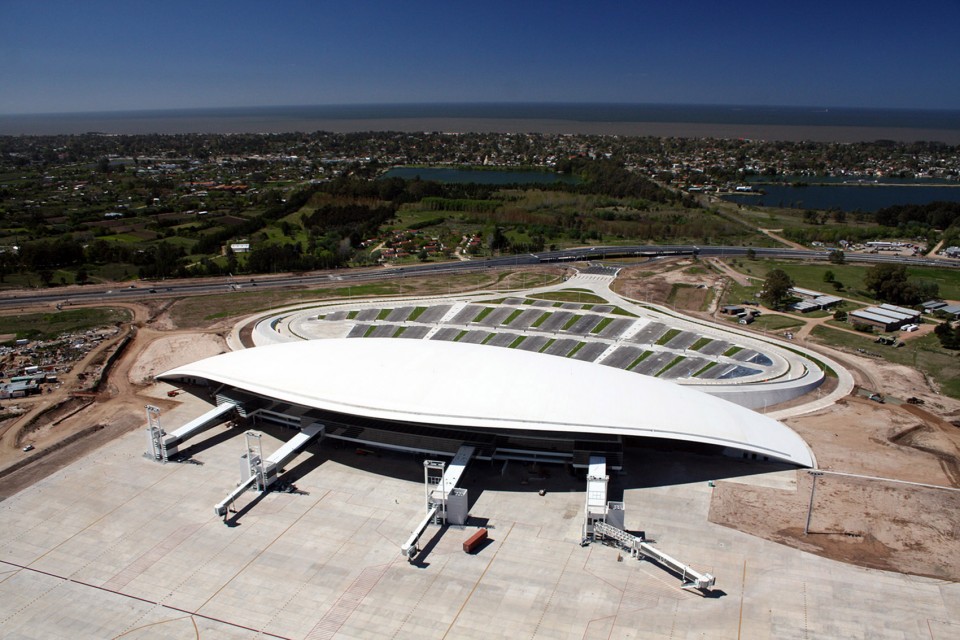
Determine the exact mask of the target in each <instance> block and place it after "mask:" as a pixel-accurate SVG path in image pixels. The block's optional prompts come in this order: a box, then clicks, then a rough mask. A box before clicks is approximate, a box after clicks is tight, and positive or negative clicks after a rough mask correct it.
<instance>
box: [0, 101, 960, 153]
mask: <svg viewBox="0 0 960 640" xmlns="http://www.w3.org/2000/svg"><path fill="white" fill-rule="evenodd" d="M935 115H936V116H937V117H931V116H929V115H928V114H926V113H923V112H916V113H914V112H897V113H893V114H892V115H888V114H887V113H886V112H882V111H877V110H862V111H857V110H847V111H846V112H844V113H841V114H836V113H834V112H833V111H831V112H829V113H826V114H820V113H807V112H799V111H797V110H790V109H784V110H783V111H782V112H780V111H776V110H769V111H766V110H763V109H760V108H757V109H756V110H755V112H753V111H752V112H748V113H744V112H743V111H742V110H736V109H729V108H721V107H716V108H706V107H704V108H702V109H699V110H694V109H693V108H692V107H683V106H680V107H677V108H676V110H675V111H671V110H670V109H669V108H667V107H656V108H654V107H650V108H647V109H644V108H642V107H638V108H636V109H635V110H634V111H632V112H631V111H629V110H628V109H626V108H624V109H622V110H620V111H616V109H614V108H612V107H611V108H609V109H608V108H605V107H604V106H603V105H598V106H597V107H596V108H593V109H591V108H589V107H582V108H570V109H569V110H567V111H563V110H562V109H561V108H560V107H554V108H551V107H549V106H547V107H544V108H543V109H540V110H538V109H536V108H534V107H532V106H527V107H523V106H522V105H521V106H520V107H517V108H515V109H512V110H511V109H510V108H509V106H501V107H491V108H489V109H487V110H484V109H482V108H479V107H476V108H473V109H472V110H471V109H469V108H466V107H464V108H461V109H459V110H458V109H456V108H450V109H447V110H443V109H441V108H439V107H438V108H437V109H435V110H434V111H430V110H429V109H428V108H423V109H420V110H417V109H414V108H407V109H404V108H399V107H398V108H387V107H385V108H381V109H374V108H373V107H357V108H356V109H350V108H346V107H343V108H338V109H333V108H261V109H224V110H213V109H209V110H202V109H198V110H192V111H142V112H117V113H86V114H40V115H8V116H3V115H0V135H14V136H16V135H60V134H65V135H70V134H82V133H88V132H99V133H104V134H115V135H141V134H188V133H198V134H203V133H208V134H229V133H293V132H308V133H309V132H315V131H328V132H333V133H354V132H367V131H377V132H380V131H400V132H424V131H429V132H443V133H467V132H476V133H544V134H583V135H620V136H653V137H676V138H726V139H739V138H743V139H752V140H769V141H775V140H783V141H804V140H805V141H812V142H841V143H845V142H872V141H875V140H894V141H897V142H916V141H928V142H941V143H944V144H950V145H956V144H960V126H954V124H955V121H956V120H957V117H956V116H955V115H954V114H953V113H952V112H948V113H946V115H944V114H935ZM820 116H823V117H820ZM673 118H676V121H674V120H673ZM860 122H863V123H864V124H863V125H860V124H859V123H860Z"/></svg>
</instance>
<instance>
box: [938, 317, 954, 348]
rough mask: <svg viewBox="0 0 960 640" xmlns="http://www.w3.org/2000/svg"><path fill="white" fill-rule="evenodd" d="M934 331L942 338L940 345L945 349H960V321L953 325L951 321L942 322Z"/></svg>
mask: <svg viewBox="0 0 960 640" xmlns="http://www.w3.org/2000/svg"><path fill="white" fill-rule="evenodd" d="M933 332H934V333H935V334H936V336H937V338H939V339H940V346H941V347H943V348H944V349H960V323H958V324H957V326H956V327H953V326H951V325H950V323H949V322H941V323H940V324H938V325H937V326H936V327H935V328H934V330H933Z"/></svg>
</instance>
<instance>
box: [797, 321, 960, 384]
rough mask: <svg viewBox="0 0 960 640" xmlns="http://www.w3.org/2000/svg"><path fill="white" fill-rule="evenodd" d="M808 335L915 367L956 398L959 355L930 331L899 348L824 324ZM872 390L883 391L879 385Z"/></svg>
mask: <svg viewBox="0 0 960 640" xmlns="http://www.w3.org/2000/svg"><path fill="white" fill-rule="evenodd" d="M810 337H811V338H812V339H813V340H815V341H817V342H821V343H823V344H826V345H829V346H832V347H840V348H845V349H847V350H850V351H856V350H857V349H863V350H864V351H866V352H867V353H868V354H874V355H876V356H878V357H880V358H882V359H884V360H887V361H889V362H894V363H896V364H902V365H905V366H908V367H913V368H915V369H918V370H920V371H922V372H924V373H926V374H927V375H928V376H930V377H931V378H933V380H934V381H935V382H936V383H937V384H938V385H939V386H940V391H941V393H943V394H944V395H947V396H950V397H951V398H958V399H960V355H958V354H957V353H956V352H952V351H947V350H946V349H943V348H942V347H940V342H939V340H938V339H937V337H936V336H934V335H933V334H930V335H926V336H924V337H922V338H917V339H916V340H911V341H910V342H909V343H908V345H907V346H905V347H901V348H896V347H890V346H884V345H880V344H876V343H875V342H874V338H873V337H871V336H869V335H864V336H862V337H861V336H859V335H856V334H853V333H848V332H845V331H837V330H836V329H831V328H829V327H824V326H819V327H814V329H813V331H812V332H811V333H810ZM876 391H879V392H881V393H882V392H883V390H882V389H877V390H876Z"/></svg>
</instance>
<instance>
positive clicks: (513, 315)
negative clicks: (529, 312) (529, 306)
mask: <svg viewBox="0 0 960 640" xmlns="http://www.w3.org/2000/svg"><path fill="white" fill-rule="evenodd" d="M521 313H523V309H514V310H513V313H511V314H510V315H508V316H507V319H506V320H504V321H503V324H510V323H511V322H513V321H514V320H516V319H517V316H519V315H520V314H521Z"/></svg>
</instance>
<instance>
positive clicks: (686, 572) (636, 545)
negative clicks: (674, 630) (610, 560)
mask: <svg viewBox="0 0 960 640" xmlns="http://www.w3.org/2000/svg"><path fill="white" fill-rule="evenodd" d="M598 535H599V536H602V537H604V538H610V539H612V540H616V541H617V543H619V545H620V547H621V548H622V549H625V550H626V551H628V552H629V553H630V555H631V556H633V557H635V558H637V559H638V560H642V559H643V558H649V559H650V560H653V561H654V562H657V563H658V564H661V565H663V566H665V567H667V568H668V569H670V570H672V571H675V572H676V573H678V574H680V579H681V580H682V581H683V583H682V584H681V585H680V587H681V588H683V589H710V588H712V587H713V585H714V583H715V582H716V580H717V579H716V578H714V577H713V576H712V575H710V574H709V573H700V572H698V571H695V570H694V569H693V568H692V567H690V566H689V565H686V564H684V563H682V562H680V561H679V560H677V559H676V558H673V557H671V556H668V555H667V554H665V553H664V552H662V551H660V550H659V549H657V548H655V547H653V546H651V545H649V544H648V543H646V542H644V541H643V538H640V537H637V536H634V535H631V534H629V533H627V532H626V531H621V530H620V529H617V528H616V527H614V526H612V525H609V524H607V523H605V522H597V523H596V524H595V525H594V536H598Z"/></svg>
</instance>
